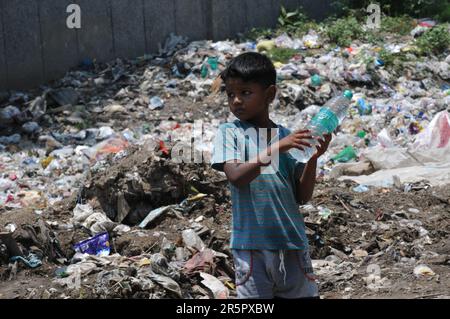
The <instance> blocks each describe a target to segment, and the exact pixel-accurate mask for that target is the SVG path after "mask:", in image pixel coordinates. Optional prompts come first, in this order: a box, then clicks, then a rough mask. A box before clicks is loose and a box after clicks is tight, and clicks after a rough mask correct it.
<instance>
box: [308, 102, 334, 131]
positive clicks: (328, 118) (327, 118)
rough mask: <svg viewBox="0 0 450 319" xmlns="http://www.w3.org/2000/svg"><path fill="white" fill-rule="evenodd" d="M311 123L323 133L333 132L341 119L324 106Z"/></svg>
mask: <svg viewBox="0 0 450 319" xmlns="http://www.w3.org/2000/svg"><path fill="white" fill-rule="evenodd" d="M311 124H312V125H313V126H315V127H317V128H318V129H319V130H320V133H322V134H324V133H332V132H333V131H334V130H335V129H336V127H338V125H339V119H338V118H337V116H336V114H334V112H333V111H332V110H331V109H329V108H327V107H322V108H321V109H320V111H319V113H317V115H316V116H314V117H313V119H312V120H311ZM318 133H319V132H318Z"/></svg>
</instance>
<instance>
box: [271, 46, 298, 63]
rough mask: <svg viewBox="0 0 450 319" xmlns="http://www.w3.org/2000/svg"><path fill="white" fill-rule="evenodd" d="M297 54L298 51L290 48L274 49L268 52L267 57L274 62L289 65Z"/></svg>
mask: <svg viewBox="0 0 450 319" xmlns="http://www.w3.org/2000/svg"><path fill="white" fill-rule="evenodd" d="M297 53H298V51H297V50H294V49H290V48H273V49H272V50H270V51H268V52H267V56H268V57H269V58H270V59H271V60H272V61H274V62H281V63H287V62H288V61H289V60H290V59H291V58H292V57H293V56H294V55H296V54H297Z"/></svg>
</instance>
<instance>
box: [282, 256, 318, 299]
mask: <svg viewBox="0 0 450 319" xmlns="http://www.w3.org/2000/svg"><path fill="white" fill-rule="evenodd" d="M281 257H282V258H283V259H284V267H281V269H279V271H277V272H276V279H275V282H276V286H275V291H274V295H275V296H276V297H279V298H283V299H299V298H314V297H316V298H317V297H318V296H319V289H318V286H317V283H316V277H315V276H314V272H313V269H312V263H311V258H310V256H309V252H308V251H301V250H285V251H284V256H281ZM282 268H284V269H282ZM284 271H285V272H284ZM274 277H275V274H274Z"/></svg>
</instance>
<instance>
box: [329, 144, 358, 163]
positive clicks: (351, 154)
mask: <svg viewBox="0 0 450 319" xmlns="http://www.w3.org/2000/svg"><path fill="white" fill-rule="evenodd" d="M355 158H356V153H355V150H354V149H353V147H352V146H347V147H346V148H344V149H343V150H342V151H341V152H340V153H339V154H337V155H336V156H334V157H333V158H332V159H333V160H334V161H337V162H340V163H346V162H349V161H351V160H352V159H355Z"/></svg>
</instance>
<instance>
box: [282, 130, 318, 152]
mask: <svg viewBox="0 0 450 319" xmlns="http://www.w3.org/2000/svg"><path fill="white" fill-rule="evenodd" d="M311 139H313V137H312V136H311V131H309V130H298V131H295V132H294V133H292V134H290V135H288V136H286V137H285V138H283V139H281V140H280V141H279V142H278V150H279V152H280V153H285V152H287V151H289V150H290V149H291V148H297V149H299V150H302V151H303V150H304V148H305V147H311V144H310V143H309V142H308V140H311Z"/></svg>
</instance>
